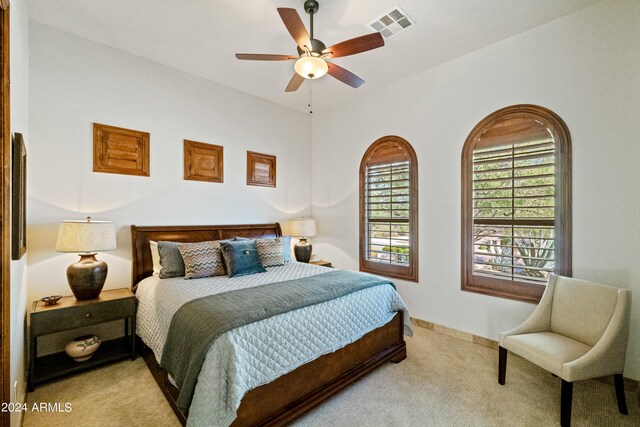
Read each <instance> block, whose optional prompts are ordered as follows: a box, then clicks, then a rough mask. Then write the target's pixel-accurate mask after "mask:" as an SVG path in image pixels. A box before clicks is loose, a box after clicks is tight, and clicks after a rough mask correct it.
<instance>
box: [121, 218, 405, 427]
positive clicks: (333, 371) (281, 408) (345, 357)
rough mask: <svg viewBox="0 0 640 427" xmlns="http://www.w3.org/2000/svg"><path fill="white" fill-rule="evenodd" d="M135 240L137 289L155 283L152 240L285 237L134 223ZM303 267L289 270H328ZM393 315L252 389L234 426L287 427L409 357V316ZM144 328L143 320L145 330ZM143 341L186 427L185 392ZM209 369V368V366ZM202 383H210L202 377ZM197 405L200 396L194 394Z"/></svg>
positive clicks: (265, 231)
mask: <svg viewBox="0 0 640 427" xmlns="http://www.w3.org/2000/svg"><path fill="white" fill-rule="evenodd" d="M131 236H132V251H133V254H132V288H133V289H134V291H136V290H138V287H139V286H142V287H144V286H151V285H148V283H149V282H152V281H153V280H154V278H153V277H151V276H152V274H153V262H152V259H151V251H150V247H149V242H150V241H152V240H153V241H174V242H202V241H210V240H224V239H231V238H234V237H247V238H274V237H279V236H282V232H281V229H280V225H279V224H278V223H272V224H248V225H221V226H144V227H137V226H135V225H133V226H131ZM298 264H299V263H292V265H291V266H290V267H287V268H288V269H289V270H295V271H298V272H299V274H300V275H305V274H320V273H323V272H324V271H322V272H320V273H318V272H314V271H311V270H309V269H313V268H316V269H325V267H316V266H309V265H298ZM278 268H281V267H274V268H273V269H268V270H269V271H268V272H267V273H266V274H265V275H264V277H268V276H269V275H272V276H273V275H276V273H277V271H276V269H278ZM287 268H281V271H285V270H286V269H287ZM278 271H280V270H278ZM234 279H235V278H234ZM234 279H226V280H234ZM145 280H146V282H145ZM197 280H202V279H197ZM221 280H224V279H221ZM261 280H266V279H261ZM166 283H169V282H166ZM216 286H217V285H216ZM166 287H168V286H166ZM378 288H382V287H378ZM141 293H142V292H141ZM139 296H140V295H139ZM398 298H399V297H398ZM146 311H149V310H146ZM391 316H392V318H391V320H390V321H385V323H384V324H382V325H381V326H378V327H375V328H374V329H372V330H370V331H367V332H366V333H364V335H363V336H361V337H360V338H359V339H357V340H355V341H353V342H351V343H349V344H347V345H344V346H341V347H340V348H338V349H336V350H335V351H332V352H330V353H327V354H323V355H320V356H319V357H317V358H315V359H313V360H310V361H306V362H305V363H304V364H302V365H300V366H298V367H296V368H295V369H293V370H291V371H290V372H288V373H285V374H283V375H280V376H278V377H277V378H274V379H271V380H270V381H269V382H266V383H264V384H260V385H258V386H256V387H255V388H252V389H250V390H249V391H248V392H246V394H243V396H242V398H241V401H240V402H239V406H238V407H237V410H234V412H235V419H234V421H233V424H232V425H234V426H249V425H252V426H253V425H286V424H288V423H290V422H291V421H293V420H294V419H296V418H298V417H300V416H301V415H302V414H304V413H305V412H307V411H309V410H310V409H312V408H313V407H315V406H317V405H319V404H320V403H322V402H323V401H325V400H327V399H328V398H329V397H331V396H333V395H335V394H336V393H338V392H340V391H341V390H342V389H344V388H345V387H347V386H348V385H349V384H351V383H353V382H354V381H357V380H358V379H359V378H361V377H362V376H364V375H366V374H367V373H369V372H371V371H372V370H373V369H375V368H377V367H379V366H380V365H382V364H384V363H386V362H393V363H398V362H400V361H402V360H403V359H405V358H406V345H405V341H404V329H405V324H406V322H405V321H406V319H404V317H405V315H404V313H403V311H398V312H397V313H392V314H391ZM249 326H250V325H249ZM144 327H145V326H144V322H143V324H142V326H141V328H144ZM138 330H140V329H138ZM143 335H144V334H143ZM139 339H140V338H139ZM147 340H149V338H147ZM142 341H143V342H142V343H141V344H142V345H141V348H142V352H143V357H144V360H145V361H146V363H147V366H148V367H149V369H150V371H151V373H152V374H153V376H154V378H155V380H156V382H157V384H158V386H159V387H160V389H161V390H162V392H163V394H164V395H165V397H166V398H167V400H168V402H169V404H170V405H171V406H172V408H173V409H174V412H175V413H176V415H177V417H178V419H179V420H180V422H181V423H182V424H183V425H184V424H186V423H187V418H188V417H190V418H192V417H191V413H189V412H188V413H187V414H184V413H182V412H181V411H180V410H179V409H178V405H177V404H176V401H177V399H178V395H179V391H180V390H179V389H178V388H177V387H176V386H175V385H174V383H173V382H172V381H171V379H170V376H169V375H168V374H167V372H166V371H165V370H164V369H162V368H161V367H160V365H159V363H158V358H157V357H156V354H155V353H154V351H153V349H152V348H151V347H153V346H152V345H151V344H150V345H146V344H145V342H144V340H142ZM212 347H213V346H212ZM159 348H161V347H158V346H157V345H156V352H158V351H157V349H159ZM203 366H204V365H203ZM203 370H205V368H204V367H203ZM199 380H200V382H202V384H204V382H203V380H202V379H201V377H200V378H199ZM199 386H200V383H199ZM202 387H204V385H202ZM195 401H196V397H195V396H194V402H195ZM194 406H195V403H194ZM199 406H202V405H199ZM192 409H193V406H192ZM234 409H235V408H234ZM194 417H195V415H194Z"/></svg>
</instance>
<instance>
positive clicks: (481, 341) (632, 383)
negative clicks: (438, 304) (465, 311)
mask: <svg viewBox="0 0 640 427" xmlns="http://www.w3.org/2000/svg"><path fill="white" fill-rule="evenodd" d="M410 319H411V323H412V324H414V325H416V326H418V327H420V328H424V329H429V330H431V331H434V332H439V333H441V334H446V335H450V336H452V337H454V338H458V339H460V340H462V341H467V342H470V343H473V344H477V345H481V346H483V347H488V348H491V349H493V350H496V351H497V350H498V341H494V340H492V339H489V338H485V337H481V336H478V335H474V334H472V333H469V332H465V331H461V330H459V329H454V328H450V327H448V326H444V325H439V324H437V323H433V322H429V321H427V320H422V319H418V318H416V317H411V318H410ZM596 379H597V380H598V381H602V382H605V383H607V384H610V385H613V376H609V377H602V378H596ZM624 388H625V390H626V391H627V392H628V393H630V395H631V396H633V395H634V394H635V395H636V397H637V400H638V405H639V406H640V381H638V380H634V379H631V378H626V377H625V378H624Z"/></svg>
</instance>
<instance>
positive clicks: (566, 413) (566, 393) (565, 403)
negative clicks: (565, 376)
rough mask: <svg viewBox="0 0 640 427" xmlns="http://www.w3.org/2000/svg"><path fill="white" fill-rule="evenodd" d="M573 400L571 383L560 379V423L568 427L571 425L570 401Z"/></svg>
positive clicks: (563, 426)
mask: <svg viewBox="0 0 640 427" xmlns="http://www.w3.org/2000/svg"><path fill="white" fill-rule="evenodd" d="M572 400H573V383H570V382H568V381H565V380H562V389H561V391H560V425H561V426H562V427H569V426H570V425H571V401H572Z"/></svg>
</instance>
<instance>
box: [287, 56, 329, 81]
mask: <svg viewBox="0 0 640 427" xmlns="http://www.w3.org/2000/svg"><path fill="white" fill-rule="evenodd" d="M293 68H294V69H295V70H296V73H298V74H300V75H301V76H302V77H304V78H305V79H317V78H320V77H322V76H324V75H325V74H327V71H329V66H328V65H327V63H326V62H325V61H324V59H320V58H318V57H316V56H303V57H301V58H300V59H298V60H297V61H296V65H295V66H294V67H293Z"/></svg>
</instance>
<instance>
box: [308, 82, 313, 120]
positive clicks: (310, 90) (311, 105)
mask: <svg viewBox="0 0 640 427" xmlns="http://www.w3.org/2000/svg"><path fill="white" fill-rule="evenodd" d="M307 106H308V107H309V114H313V82H311V81H309V104H307Z"/></svg>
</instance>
